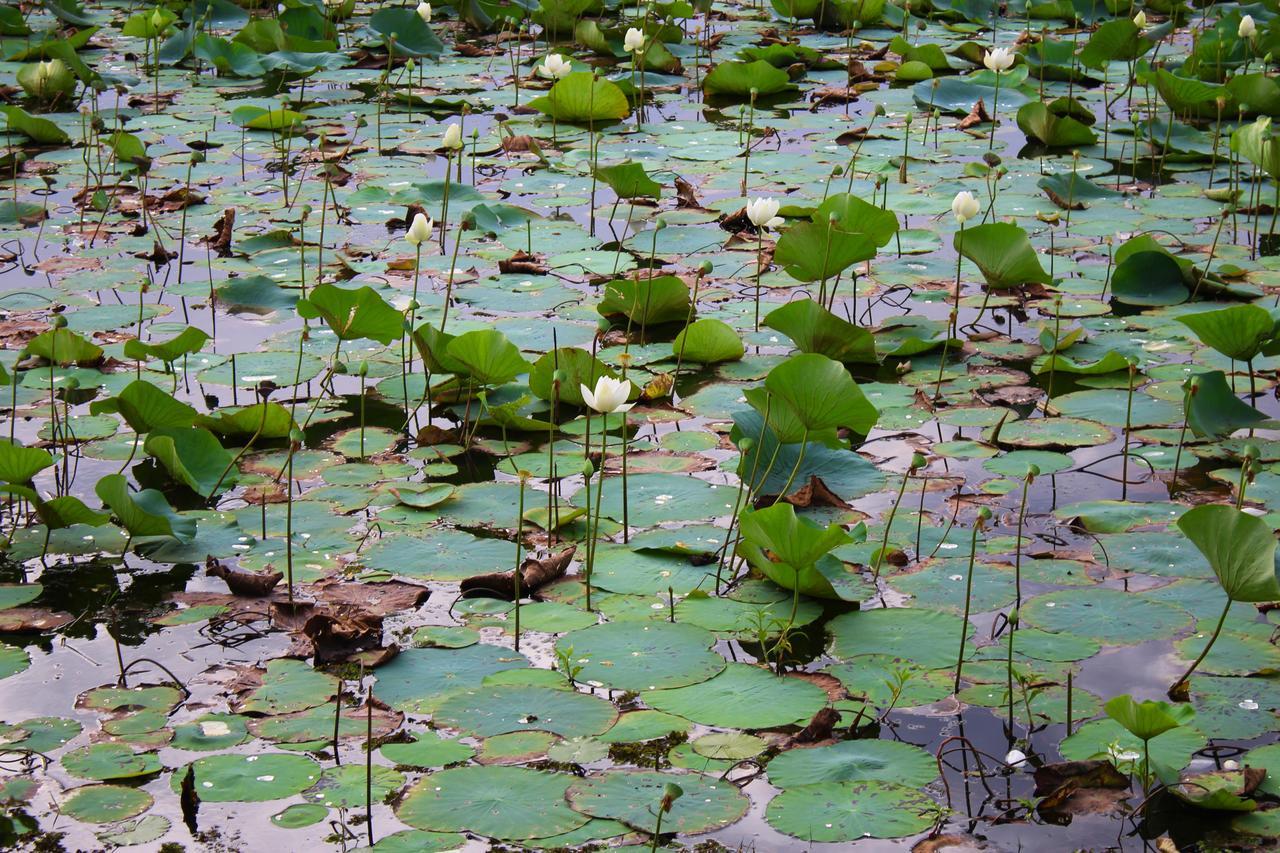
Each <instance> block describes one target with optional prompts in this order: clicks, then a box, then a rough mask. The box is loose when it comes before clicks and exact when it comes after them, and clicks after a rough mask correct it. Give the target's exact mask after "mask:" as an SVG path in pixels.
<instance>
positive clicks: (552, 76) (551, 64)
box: [538, 53, 573, 80]
mask: <svg viewBox="0 0 1280 853" xmlns="http://www.w3.org/2000/svg"><path fill="white" fill-rule="evenodd" d="M572 70H573V65H572V63H570V62H569V60H567V59H565V58H564V57H563V56H561V55H560V54H558V53H549V54H547V58H546V59H544V60H542V64H541V65H539V66H538V76H539V77H546V78H547V79H549V80H559V79H560V78H561V77H564V76H565V75H566V74H568V73H569V72H570V71H572Z"/></svg>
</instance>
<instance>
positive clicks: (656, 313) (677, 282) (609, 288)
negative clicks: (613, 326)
mask: <svg viewBox="0 0 1280 853" xmlns="http://www.w3.org/2000/svg"><path fill="white" fill-rule="evenodd" d="M598 310H599V311H600V314H601V315H602V316H605V317H611V316H617V315H622V316H624V317H626V318H628V319H629V320H631V321H632V322H633V323H637V324H639V325H642V326H649V325H655V324H658V323H674V322H677V321H681V320H684V319H685V317H687V316H689V285H687V284H685V283H684V280H683V279H681V278H679V277H678V276H674V275H660V276H657V277H655V278H643V279H640V278H636V279H630V278H621V279H617V280H615V281H611V282H609V283H608V284H607V285H605V288H604V296H603V297H602V298H601V299H600V305H599V306H598Z"/></svg>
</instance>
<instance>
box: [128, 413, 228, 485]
mask: <svg viewBox="0 0 1280 853" xmlns="http://www.w3.org/2000/svg"><path fill="white" fill-rule="evenodd" d="M143 449H144V450H145V451H146V452H147V453H148V454H149V455H151V456H154V457H155V458H156V459H158V460H159V461H160V464H162V465H164V467H165V469H166V470H167V471H168V472H169V474H170V475H172V476H173V478H174V479H175V480H177V481H178V482H180V483H184V484H186V485H187V486H188V487H190V489H191V490H192V491H193V492H195V493H196V494H199V495H203V496H204V497H206V498H208V497H212V496H213V494H214V492H215V490H216V489H218V488H226V487H228V486H230V485H231V484H232V483H233V482H234V481H235V472H234V471H233V470H231V467H232V466H231V461H232V458H233V457H232V455H231V453H230V452H229V451H228V450H227V449H226V448H225V447H223V446H222V443H221V442H219V441H218V439H217V438H216V437H215V436H214V434H213V433H211V432H209V431H208V430H207V429H201V428H200V427H188V428H186V429H172V428H161V429H155V430H152V431H151V434H150V435H149V436H147V440H146V443H145V444H143ZM224 474H225V476H224Z"/></svg>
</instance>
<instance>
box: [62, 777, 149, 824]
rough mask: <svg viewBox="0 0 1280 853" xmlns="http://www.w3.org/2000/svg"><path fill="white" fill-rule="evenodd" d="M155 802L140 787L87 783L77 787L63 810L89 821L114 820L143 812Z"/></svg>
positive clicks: (64, 803)
mask: <svg viewBox="0 0 1280 853" xmlns="http://www.w3.org/2000/svg"><path fill="white" fill-rule="evenodd" d="M154 802H155V800H153V799H152V798H151V795H150V794H148V793H147V792H146V791H143V790H141V789H140V788H126V787H124V786H122V785H86V786H85V787H83V788H76V789H75V790H73V791H72V792H71V795H70V796H69V797H67V799H66V800H65V801H64V802H63V803H62V812H63V813H64V814H66V815H67V816H69V817H72V818H75V819H76V820H82V821H85V822H86V823H114V822H115V821H118V820H127V819H128V818H131V817H135V816H137V815H140V814H142V813H143V812H145V811H146V810H147V809H149V808H151V805H152V804H153V803H154Z"/></svg>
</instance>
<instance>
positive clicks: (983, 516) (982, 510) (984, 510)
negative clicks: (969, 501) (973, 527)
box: [978, 506, 991, 527]
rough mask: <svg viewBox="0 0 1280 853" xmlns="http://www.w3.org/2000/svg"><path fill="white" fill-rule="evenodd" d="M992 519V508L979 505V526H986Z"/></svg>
mask: <svg viewBox="0 0 1280 853" xmlns="http://www.w3.org/2000/svg"><path fill="white" fill-rule="evenodd" d="M990 520H991V508H990V507H985V506H983V507H978V526H979V527H984V526H985V525H986V523H987V522H988V521H990Z"/></svg>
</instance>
